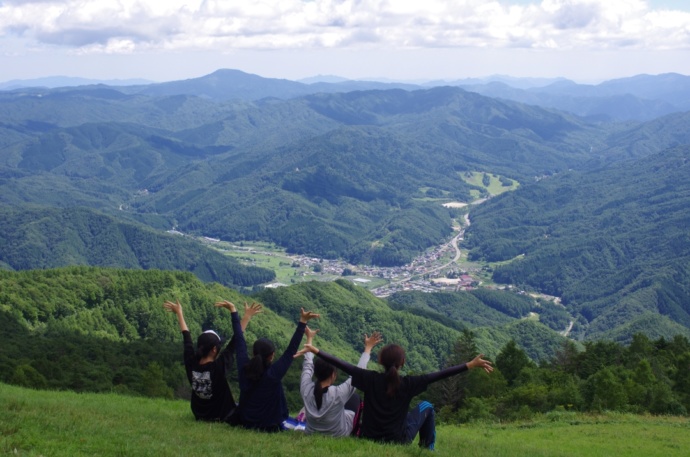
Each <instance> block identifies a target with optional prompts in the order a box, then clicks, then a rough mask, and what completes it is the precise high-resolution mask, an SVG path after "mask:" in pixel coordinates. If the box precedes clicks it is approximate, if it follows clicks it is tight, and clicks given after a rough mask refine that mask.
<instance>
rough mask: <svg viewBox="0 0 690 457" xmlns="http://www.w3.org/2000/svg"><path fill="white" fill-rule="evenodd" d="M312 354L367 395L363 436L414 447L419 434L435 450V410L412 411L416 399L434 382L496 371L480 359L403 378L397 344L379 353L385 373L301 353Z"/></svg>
mask: <svg viewBox="0 0 690 457" xmlns="http://www.w3.org/2000/svg"><path fill="white" fill-rule="evenodd" d="M303 352H311V353H313V354H316V355H317V356H318V357H320V358H322V359H323V360H325V361H327V362H329V363H330V364H332V365H335V366H336V367H337V368H339V369H341V370H343V371H344V372H345V373H347V374H349V375H350V376H352V385H353V386H354V387H356V388H358V389H360V390H362V391H363V392H364V413H363V420H362V429H361V434H360V436H362V437H363V438H369V439H372V440H376V441H384V442H394V443H402V444H407V443H411V442H412V440H413V439H414V437H415V436H416V435H417V433H419V446H420V447H426V448H428V449H434V445H435V441H436V427H435V422H434V409H433V407H432V406H431V404H430V403H429V402H426V401H423V402H421V403H420V404H419V405H417V406H416V407H414V408H413V409H412V410H411V411H408V409H409V407H410V402H411V401H412V398H413V397H415V396H417V395H419V394H421V393H422V392H424V391H425V390H426V388H427V387H428V386H429V384H431V383H432V382H436V381H440V380H441V379H445V378H448V377H450V376H453V375H456V374H459V373H462V372H464V371H467V370H469V369H473V368H483V369H484V370H485V371H486V372H487V373H491V372H492V371H493V367H492V366H491V362H489V361H488V360H484V359H483V358H482V357H483V355H478V356H477V357H475V358H474V359H472V360H471V361H469V362H467V363H463V364H461V365H456V366H453V367H450V368H446V369H444V370H441V371H436V372H433V373H427V374H423V375H418V376H400V370H401V369H402V367H403V366H404V365H405V350H404V349H403V348H402V347H400V346H398V345H397V344H389V345H386V346H385V347H384V348H383V349H381V352H379V357H378V362H379V364H381V365H383V368H384V369H385V372H383V373H380V372H377V371H371V370H365V369H363V368H359V367H356V366H354V365H351V364H349V363H347V362H344V361H342V360H340V359H338V358H336V357H334V356H332V355H330V354H327V353H325V352H323V351H319V349H318V348H316V347H315V346H313V345H310V344H309V345H305V347H304V349H302V351H300V353H303Z"/></svg>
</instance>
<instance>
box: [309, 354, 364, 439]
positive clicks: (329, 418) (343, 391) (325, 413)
mask: <svg viewBox="0 0 690 457" xmlns="http://www.w3.org/2000/svg"><path fill="white" fill-rule="evenodd" d="M369 358H370V355H369V354H368V353H366V352H363V353H362V355H361V356H360V358H359V362H358V363H357V366H358V367H360V368H366V367H367V363H369ZM313 374H314V354H312V353H311V352H307V353H306V354H304V363H303V364H302V378H301V380H300V389H299V391H300V394H301V395H302V400H303V401H304V411H305V414H306V417H307V427H306V429H305V433H307V434H310V433H321V434H324V435H330V436H348V435H350V433H352V421H353V420H354V418H355V413H354V411H349V410H346V409H345V403H347V401H348V400H349V399H350V397H351V396H352V394H353V393H354V392H355V388H354V387H352V378H347V381H345V382H343V383H342V384H340V385H338V386H335V385H333V386H330V387H329V388H328V390H326V392H324V394H323V398H322V402H321V409H317V408H316V399H315V398H314V380H313V379H312V376H313Z"/></svg>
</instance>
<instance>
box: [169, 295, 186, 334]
mask: <svg viewBox="0 0 690 457" xmlns="http://www.w3.org/2000/svg"><path fill="white" fill-rule="evenodd" d="M163 308H165V310H166V311H169V312H171V313H174V314H175V315H176V316H177V323H178V324H180V330H182V331H183V332H186V331H189V329H188V328H187V323H186V322H185V321H184V315H183V314H182V305H180V300H177V301H176V302H175V303H173V302H171V301H166V302H165V303H163Z"/></svg>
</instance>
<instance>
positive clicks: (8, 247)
mask: <svg viewBox="0 0 690 457" xmlns="http://www.w3.org/2000/svg"><path fill="white" fill-rule="evenodd" d="M0 246H1V247H2V248H1V249H0V266H2V267H4V268H8V269H12V270H29V269H34V268H39V269H44V268H55V267H61V266H70V265H94V266H102V267H119V268H132V269H145V270H149V269H158V270H181V271H190V272H192V273H194V274H195V275H196V276H197V277H199V278H200V279H202V280H204V281H216V282H219V283H221V284H225V285H227V286H233V287H240V286H244V287H249V286H253V285H255V284H262V283H266V282H269V281H271V280H273V279H274V278H275V273H274V272H273V271H272V270H267V269H265V268H259V267H253V266H245V265H242V264H241V263H239V262H238V261H237V260H235V259H234V258H232V257H228V256H225V255H222V254H221V253H219V252H218V251H215V250H213V249H209V248H207V247H204V246H201V245H199V243H197V242H194V241H192V240H190V239H187V238H183V237H181V236H179V235H169V234H164V233H160V232H158V231H153V230H151V229H149V228H147V227H145V226H141V225H138V224H134V223H128V222H120V221H118V220H117V219H115V218H113V217H110V216H106V215H103V214H99V213H97V212H94V211H92V210H88V209H86V208H67V209H60V208H50V207H36V206H31V207H21V208H18V207H12V206H0Z"/></svg>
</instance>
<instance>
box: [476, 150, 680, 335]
mask: <svg viewBox="0 0 690 457" xmlns="http://www.w3.org/2000/svg"><path fill="white" fill-rule="evenodd" d="M689 156H690V148H688V147H678V148H675V149H670V150H667V151H665V152H663V153H660V154H656V155H653V156H648V157H645V158H643V159H638V160H636V161H632V162H628V163H623V164H619V165H615V166H611V167H606V168H601V169H599V170H596V171H592V172H590V173H581V172H569V173H565V174H563V175H562V176H559V177H558V179H544V180H542V181H540V182H539V183H536V184H534V185H531V186H523V187H521V188H520V189H519V190H517V191H516V192H512V193H509V194H505V195H502V196H500V197H497V198H495V199H493V200H491V201H490V202H488V203H486V204H484V205H482V206H481V207H478V208H476V210H474V211H473V212H472V226H471V227H470V229H469V230H468V234H467V237H466V243H467V246H468V247H470V248H471V249H472V252H471V253H470V256H473V257H475V258H484V259H486V260H489V261H507V260H510V259H514V258H517V259H516V260H513V261H512V262H508V263H506V264H503V265H500V266H497V267H496V269H495V272H494V279H495V280H496V281H498V282H508V283H513V284H519V285H521V286H524V287H529V288H532V289H535V290H539V291H542V292H545V293H547V294H550V295H555V296H560V297H561V298H562V303H563V304H564V305H566V307H567V308H568V309H569V310H570V311H571V312H573V313H575V314H577V315H579V316H580V319H581V321H582V323H584V324H585V325H583V326H582V327H581V330H582V331H583V334H582V335H581V337H584V338H587V339H593V338H594V339H596V338H602V337H615V338H617V339H620V340H621V341H626V340H629V338H630V337H631V335H632V334H633V333H635V332H637V331H643V332H645V333H646V334H648V335H649V336H650V337H659V336H664V337H667V338H668V337H672V336H673V335H676V334H683V335H690V330H688V329H690V308H688V303H690V271H689V270H688V265H690V239H689V238H688V228H689V227H690V220H689V219H688V211H687V208H688V205H689V204H690V200H689V198H690V188H689V187H688V186H689V184H688V183H689V182H690V180H689V179H688V178H689V177H690V165H688V157H689ZM518 256H520V257H519V258H518ZM653 315H657V316H659V315H660V316H662V317H661V318H653V319H651V318H650V317H651V316H653ZM645 323H646V324H645Z"/></svg>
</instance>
